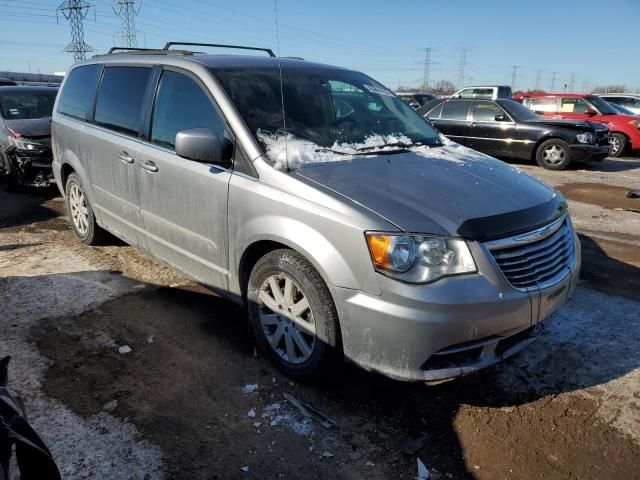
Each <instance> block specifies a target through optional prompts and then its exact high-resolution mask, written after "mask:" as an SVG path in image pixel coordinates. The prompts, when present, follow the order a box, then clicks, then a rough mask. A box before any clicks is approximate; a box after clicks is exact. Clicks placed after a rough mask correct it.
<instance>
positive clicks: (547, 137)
mask: <svg viewBox="0 0 640 480" xmlns="http://www.w3.org/2000/svg"><path fill="white" fill-rule="evenodd" d="M553 139H557V140H562V141H563V142H565V143H569V142H567V141H566V140H565V139H564V138H562V137H561V136H559V135H554V134H552V133H549V134H547V135H545V136H543V137H541V138H539V139H538V140H537V141H536V143H535V145H534V146H533V148H532V149H531V160H533V161H535V160H536V155H537V154H538V149H539V148H540V145H542V144H543V143H544V142H546V141H547V140H553Z"/></svg>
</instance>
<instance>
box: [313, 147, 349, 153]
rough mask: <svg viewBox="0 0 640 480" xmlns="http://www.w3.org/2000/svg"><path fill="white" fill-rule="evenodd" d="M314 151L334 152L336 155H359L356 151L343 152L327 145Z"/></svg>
mask: <svg viewBox="0 0 640 480" xmlns="http://www.w3.org/2000/svg"><path fill="white" fill-rule="evenodd" d="M314 152H329V153H335V154H336V155H361V154H359V153H358V152H343V151H342V150H334V149H332V148H328V147H320V148H316V149H315V150H314Z"/></svg>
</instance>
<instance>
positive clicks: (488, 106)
mask: <svg viewBox="0 0 640 480" xmlns="http://www.w3.org/2000/svg"><path fill="white" fill-rule="evenodd" d="M471 111H472V113H473V121H474V122H495V121H496V115H506V114H505V113H504V110H502V109H501V108H500V107H499V106H498V105H496V104H495V103H493V102H475V103H474V104H473V109H472V110H471Z"/></svg>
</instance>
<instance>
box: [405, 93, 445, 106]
mask: <svg viewBox="0 0 640 480" xmlns="http://www.w3.org/2000/svg"><path fill="white" fill-rule="evenodd" d="M396 95H397V96H398V97H399V98H400V100H402V101H403V102H404V103H406V104H407V105H409V106H410V107H411V108H413V109H414V110H416V109H418V108H420V107H424V106H425V105H426V104H428V103H430V102H433V101H434V100H436V99H437V98H438V97H436V96H435V95H433V94H432V93H424V92H396Z"/></svg>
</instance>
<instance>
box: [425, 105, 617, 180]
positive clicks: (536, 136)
mask: <svg viewBox="0 0 640 480" xmlns="http://www.w3.org/2000/svg"><path fill="white" fill-rule="evenodd" d="M418 113H421V114H422V115H424V116H426V117H427V118H428V119H429V120H430V121H431V123H432V124H433V126H435V127H436V128H437V129H438V130H440V131H441V132H442V133H443V134H444V135H445V136H447V137H449V138H450V139H451V140H453V141H454V142H457V143H460V144H462V145H465V146H467V147H471V148H473V149H475V150H478V151H480V152H483V153H486V154H487V155H493V156H496V157H507V158H517V159H522V160H529V159H535V160H536V161H537V162H538V164H539V165H540V166H541V167H544V168H547V169H551V170H561V169H563V168H566V167H567V166H569V165H570V164H571V163H572V162H582V161H586V160H602V159H604V158H606V157H607V155H608V153H609V146H608V145H609V130H608V129H607V127H605V126H603V125H602V124H599V123H594V122H587V121H584V120H573V121H567V120H552V119H548V118H545V117H542V116H540V115H536V114H535V113H533V112H532V111H531V110H529V109H527V108H526V107H524V106H522V105H521V104H519V103H518V102H515V101H513V100H504V99H498V100H480V99H468V100H467V99H448V100H443V101H442V102H440V103H436V104H430V105H428V106H427V107H425V108H424V109H419V110H418Z"/></svg>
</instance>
